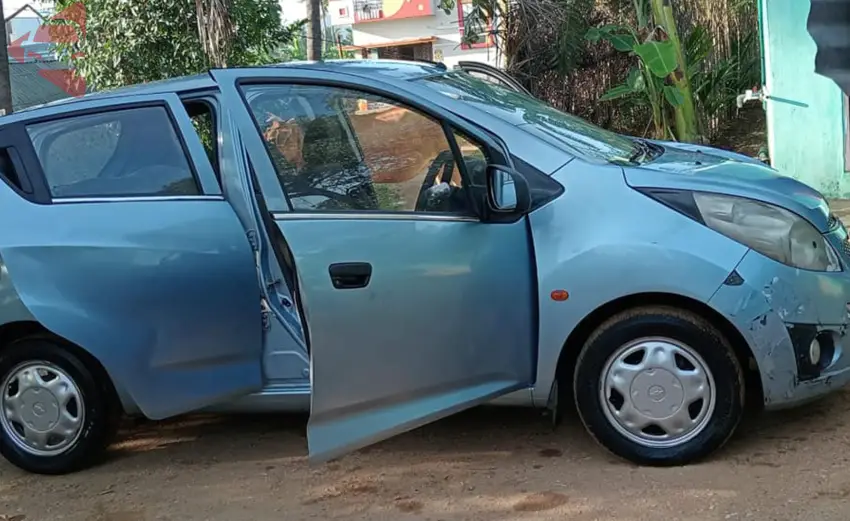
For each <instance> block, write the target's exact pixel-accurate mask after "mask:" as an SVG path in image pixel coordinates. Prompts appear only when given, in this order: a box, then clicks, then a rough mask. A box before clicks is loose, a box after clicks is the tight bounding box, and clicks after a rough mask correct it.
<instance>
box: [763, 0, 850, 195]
mask: <svg viewBox="0 0 850 521" xmlns="http://www.w3.org/2000/svg"><path fill="white" fill-rule="evenodd" d="M761 2H762V4H761V8H762V15H763V19H762V31H763V41H764V42H765V45H764V47H763V52H764V53H765V84H766V86H767V94H768V95H769V98H768V100H767V101H766V102H765V106H766V109H767V126H768V141H769V147H770V156H771V162H772V164H773V166H774V167H775V168H777V169H778V170H780V171H781V172H782V173H783V174H786V175H789V176H791V177H794V178H796V179H799V180H801V181H803V182H805V183H807V184H809V185H811V186H813V187H814V188H816V189H818V190H820V191H822V192H823V193H824V195H826V196H827V197H842V198H846V197H849V196H850V174H848V173H847V170H850V167H849V166H848V165H846V164H845V159H844V146H845V125H846V123H845V121H844V114H845V112H844V111H845V107H844V95H843V94H842V93H841V90H840V89H839V88H838V86H837V85H836V84H835V83H834V82H833V81H832V80H830V79H827V78H825V77H823V76H820V75H818V74H815V72H814V68H815V53H816V46H815V43H814V41H813V40H812V38H811V36H810V35H809V33H808V31H807V30H806V20H807V18H808V15H809V9H810V7H811V4H810V1H809V0H761Z"/></svg>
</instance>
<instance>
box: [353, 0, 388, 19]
mask: <svg viewBox="0 0 850 521" xmlns="http://www.w3.org/2000/svg"><path fill="white" fill-rule="evenodd" d="M383 18H384V2H383V0H354V23H360V22H374V21H376V20H383Z"/></svg>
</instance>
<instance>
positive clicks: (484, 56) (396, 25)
mask: <svg viewBox="0 0 850 521" xmlns="http://www.w3.org/2000/svg"><path fill="white" fill-rule="evenodd" d="M457 3H458V7H456V8H455V9H453V10H452V12H451V13H450V14H446V13H445V12H444V11H443V10H442V9H439V8H437V9H436V14H435V15H434V16H422V17H416V18H402V19H398V20H381V21H377V22H364V23H357V24H354V25H352V26H351V27H352V37H353V43H354V45H356V46H359V47H368V46H369V45H374V44H386V43H390V42H394V41H403V40H410V39H414V38H430V37H436V38H437V40H436V41H435V42H434V43H433V49H434V60H435V61H442V62H443V63H445V64H446V65H448V66H449V67H451V66H454V65H455V64H457V62H458V61H461V60H469V61H480V62H484V63H489V64H490V65H493V66H497V67H498V66H500V65H501V63H500V61H501V60H497V54H498V53H497V48H496V46H491V47H483V48H473V49H462V48H461V44H460V40H461V31H460V24H459V22H458V15H457V9H458V8H459V5H460V2H457ZM345 8H347V9H348V10H347V13H349V16H351V15H350V13H352V12H353V8H352V2H351V0H331V1H330V2H329V6H328V11H329V13H330V16H331V20H332V23H334V24H338V23H347V24H350V23H352V21H353V20H351V19H348V18H345V17H342V18H341V17H339V16H338V14H339V12H340V10H344V9H345Z"/></svg>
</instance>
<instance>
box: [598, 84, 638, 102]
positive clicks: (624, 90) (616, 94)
mask: <svg viewBox="0 0 850 521" xmlns="http://www.w3.org/2000/svg"><path fill="white" fill-rule="evenodd" d="M634 92H635V91H634V89H632V88H631V87H630V86H629V85H617V86H616V87H614V88H612V89H611V90H609V91H608V92H606V93H605V94H603V95H602V96H600V97H599V101H611V100H615V99H619V98H624V97H626V96H628V95H630V94H634Z"/></svg>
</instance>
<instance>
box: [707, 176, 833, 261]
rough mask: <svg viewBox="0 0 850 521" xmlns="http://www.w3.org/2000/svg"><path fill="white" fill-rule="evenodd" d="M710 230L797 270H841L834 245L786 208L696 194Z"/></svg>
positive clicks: (733, 198) (749, 200)
mask: <svg viewBox="0 0 850 521" xmlns="http://www.w3.org/2000/svg"><path fill="white" fill-rule="evenodd" d="M693 197H694V202H695V203H696V206H697V209H698V210H699V213H700V216H701V217H702V220H703V222H705V224H706V226H708V227H709V228H711V229H713V230H715V231H717V232H719V233H722V234H723V235H725V236H727V237H729V238H730V239H733V240H735V241H738V242H740V243H741V244H743V245H744V246H748V247H750V248H752V249H753V250H755V251H757V252H759V253H761V254H762V255H765V256H767V257H770V258H771V259H773V260H775V261H778V262H781V263H783V264H787V265H788V266H792V267H795V268H800V269H805V270H813V271H841V263H840V262H839V261H838V256H837V255H836V254H835V250H833V248H832V246H831V245H830V244H829V243H828V242H827V241H826V239H825V238H824V236H823V235H822V234H821V233H820V232H819V231H818V230H817V229H816V228H815V227H814V226H813V225H812V224H811V223H810V222H808V221H807V220H805V219H803V218H802V217H800V216H799V215H797V214H794V213H792V212H789V211H788V210H785V209H784V208H780V207H778V206H774V205H772V204H767V203H763V202H760V201H753V200H752V199H745V198H743V197H734V196H729V195H720V194H712V193H705V192H694V193H693Z"/></svg>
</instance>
